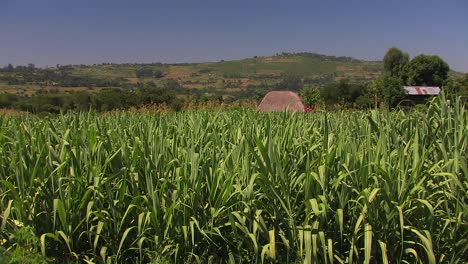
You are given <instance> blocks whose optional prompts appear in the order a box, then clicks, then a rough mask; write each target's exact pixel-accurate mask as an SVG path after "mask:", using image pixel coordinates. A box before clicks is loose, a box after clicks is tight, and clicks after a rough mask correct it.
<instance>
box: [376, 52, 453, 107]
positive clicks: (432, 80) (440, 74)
mask: <svg viewBox="0 0 468 264" xmlns="http://www.w3.org/2000/svg"><path fill="white" fill-rule="evenodd" d="M383 64H384V70H385V73H384V74H383V75H382V76H381V77H380V78H378V79H377V80H375V81H374V82H373V85H372V89H373V93H374V95H375V100H376V103H378V104H384V105H385V106H387V107H395V106H397V105H398V104H399V103H400V102H401V100H403V99H404V98H405V95H406V93H405V91H404V89H403V86H404V85H414V86H439V87H443V86H444V84H446V81H447V80H448V74H449V71H450V67H449V66H448V64H447V63H446V62H445V61H444V60H443V59H441V58H440V57H439V56H435V55H424V54H421V55H418V56H416V57H414V58H413V59H411V60H410V59H409V55H408V53H406V52H403V51H402V50H400V49H399V48H396V47H392V48H390V49H389V50H388V51H387V53H386V54H385V56H384V58H383Z"/></svg>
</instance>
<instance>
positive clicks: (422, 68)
mask: <svg viewBox="0 0 468 264" xmlns="http://www.w3.org/2000/svg"><path fill="white" fill-rule="evenodd" d="M449 71H450V68H449V66H448V64H447V63H446V62H445V61H444V60H442V59H441V58H440V57H439V56H430V55H424V54H421V55H418V56H416V57H414V58H413V59H412V60H411V62H410V63H409V64H408V67H407V75H408V79H407V83H408V84H409V85H419V86H439V87H441V86H442V85H443V84H444V82H445V80H446V79H447V78H448V73H449Z"/></svg>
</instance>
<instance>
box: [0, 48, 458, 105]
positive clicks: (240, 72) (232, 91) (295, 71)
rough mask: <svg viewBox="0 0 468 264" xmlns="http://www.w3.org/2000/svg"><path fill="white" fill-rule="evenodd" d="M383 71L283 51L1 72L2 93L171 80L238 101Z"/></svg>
mask: <svg viewBox="0 0 468 264" xmlns="http://www.w3.org/2000/svg"><path fill="white" fill-rule="evenodd" d="M382 72H383V65H382V62H380V61H364V60H358V59H354V58H350V57H336V56H327V55H321V54H315V53H281V54H276V55H274V56H268V57H253V58H247V59H242V60H232V61H219V62H206V63H182V64H163V63H150V64H128V63H127V64H114V63H103V64H95V65H65V66H60V65H57V66H56V67H53V68H46V69H41V68H36V67H34V65H32V64H30V65H28V66H17V67H12V66H10V67H8V66H7V67H4V68H3V69H0V93H11V94H23V95H34V94H40V93H49V92H72V91H87V92H95V91H99V90H101V89H103V88H124V89H131V88H132V87H135V85H136V84H137V83H141V82H155V83H156V84H158V85H160V84H163V83H167V82H169V81H170V82H172V84H176V85H172V86H171V87H173V89H174V91H175V92H176V93H177V94H178V95H179V96H187V95H198V96H203V95H205V96H223V97H224V98H226V97H231V98H235V99H239V98H240V99H242V98H249V97H251V96H252V94H254V92H253V91H255V90H261V91H265V90H269V89H271V88H272V87H275V86H277V87H278V86H281V85H283V83H284V80H285V79H287V78H290V77H293V78H296V79H298V78H299V79H301V80H302V82H303V83H305V84H310V85H314V86H324V85H326V84H328V83H330V82H333V81H338V80H341V79H349V80H352V81H356V82H368V81H371V80H374V79H376V78H377V77H379V76H380V75H381V74H382ZM452 75H454V76H459V75H460V73H456V72H452ZM174 81H176V82H174ZM279 88H281V87H279Z"/></svg>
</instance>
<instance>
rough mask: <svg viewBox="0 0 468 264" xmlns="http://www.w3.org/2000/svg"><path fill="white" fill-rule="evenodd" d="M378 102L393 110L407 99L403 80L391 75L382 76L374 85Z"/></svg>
mask: <svg viewBox="0 0 468 264" xmlns="http://www.w3.org/2000/svg"><path fill="white" fill-rule="evenodd" d="M372 88H373V90H374V93H375V95H376V96H377V100H378V102H380V103H384V104H385V106H386V107H389V108H393V107H395V106H397V105H398V103H400V102H401V100H403V99H404V98H405V95H406V92H405V90H404V89H403V83H402V80H401V79H400V78H398V77H394V76H390V75H382V76H381V77H380V78H379V79H377V80H375V81H374V82H373V83H372Z"/></svg>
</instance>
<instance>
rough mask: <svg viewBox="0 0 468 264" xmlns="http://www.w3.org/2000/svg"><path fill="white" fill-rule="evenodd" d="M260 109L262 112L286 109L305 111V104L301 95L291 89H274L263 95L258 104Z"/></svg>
mask: <svg viewBox="0 0 468 264" xmlns="http://www.w3.org/2000/svg"><path fill="white" fill-rule="evenodd" d="M258 110H260V111H262V112H271V111H274V112H279V111H284V110H289V111H297V112H304V111H305V106H304V104H303V103H302V100H301V97H300V96H299V95H297V94H296V93H295V92H291V91H272V92H269V93H267V94H266V95H265V97H263V99H262V102H260V104H259V105H258Z"/></svg>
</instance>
